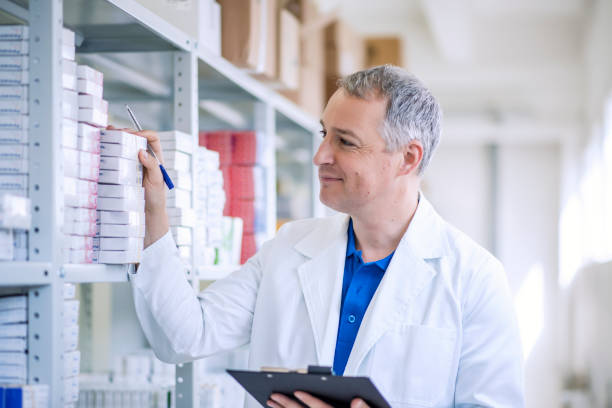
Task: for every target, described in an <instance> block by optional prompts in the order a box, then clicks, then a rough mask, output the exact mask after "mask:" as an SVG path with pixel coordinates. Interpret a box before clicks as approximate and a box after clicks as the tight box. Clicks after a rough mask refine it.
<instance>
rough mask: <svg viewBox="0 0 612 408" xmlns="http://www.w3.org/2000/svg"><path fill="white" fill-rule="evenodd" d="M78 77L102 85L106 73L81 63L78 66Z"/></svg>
mask: <svg viewBox="0 0 612 408" xmlns="http://www.w3.org/2000/svg"><path fill="white" fill-rule="evenodd" d="M77 78H79V79H85V80H87V81H89V82H92V83H94V84H97V85H100V86H102V85H103V84H104V74H103V73H102V72H100V71H97V70H95V69H93V68H91V67H89V66H87V65H79V66H78V67H77Z"/></svg>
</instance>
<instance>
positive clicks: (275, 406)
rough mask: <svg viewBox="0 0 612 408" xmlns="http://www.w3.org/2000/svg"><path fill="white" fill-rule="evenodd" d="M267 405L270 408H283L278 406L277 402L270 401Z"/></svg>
mask: <svg viewBox="0 0 612 408" xmlns="http://www.w3.org/2000/svg"><path fill="white" fill-rule="evenodd" d="M266 404H268V406H269V407H272V408H283V406H282V405H279V404H277V403H276V402H274V401H272V400H268V402H266Z"/></svg>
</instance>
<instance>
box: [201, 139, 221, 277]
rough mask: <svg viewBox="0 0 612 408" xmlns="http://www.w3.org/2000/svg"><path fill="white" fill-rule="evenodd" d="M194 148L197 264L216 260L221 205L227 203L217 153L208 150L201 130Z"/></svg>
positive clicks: (212, 263)
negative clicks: (195, 150) (196, 187)
mask: <svg viewBox="0 0 612 408" xmlns="http://www.w3.org/2000/svg"><path fill="white" fill-rule="evenodd" d="M199 144H200V146H198V149H197V152H196V157H195V158H196V172H197V180H198V183H199V186H198V189H197V190H196V191H197V195H196V196H195V209H196V217H197V219H196V222H197V225H198V226H199V228H198V229H197V234H198V235H197V236H196V237H195V242H196V245H195V248H196V253H195V261H196V263H197V264H198V265H214V264H216V263H219V262H218V261H219V256H218V254H219V250H220V248H221V245H222V240H223V208H224V206H225V203H226V199H225V191H224V190H223V187H224V184H223V173H222V172H221V170H220V169H219V153H218V152H216V151H213V150H208V149H207V148H206V147H204V146H202V144H206V135H205V134H204V133H202V134H200V141H199Z"/></svg>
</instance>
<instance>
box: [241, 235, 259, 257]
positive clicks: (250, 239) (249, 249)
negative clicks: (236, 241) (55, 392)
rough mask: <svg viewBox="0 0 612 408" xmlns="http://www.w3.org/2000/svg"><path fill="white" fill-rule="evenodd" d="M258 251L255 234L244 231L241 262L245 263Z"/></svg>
mask: <svg viewBox="0 0 612 408" xmlns="http://www.w3.org/2000/svg"><path fill="white" fill-rule="evenodd" d="M255 252H257V244H256V241H255V235H254V234H247V233H244V234H243V235H242V250H241V253H240V263H241V264H243V263H245V262H246V261H248V260H249V258H250V257H252V256H253V255H255Z"/></svg>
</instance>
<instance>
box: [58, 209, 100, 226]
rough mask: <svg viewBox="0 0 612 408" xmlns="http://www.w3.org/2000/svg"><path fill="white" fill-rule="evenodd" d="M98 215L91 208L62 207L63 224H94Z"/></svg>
mask: <svg viewBox="0 0 612 408" xmlns="http://www.w3.org/2000/svg"><path fill="white" fill-rule="evenodd" d="M97 219H98V213H97V212H96V210H95V209H91V208H78V207H64V223H67V222H71V221H79V222H91V223H93V224H95V223H96V220H97Z"/></svg>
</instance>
